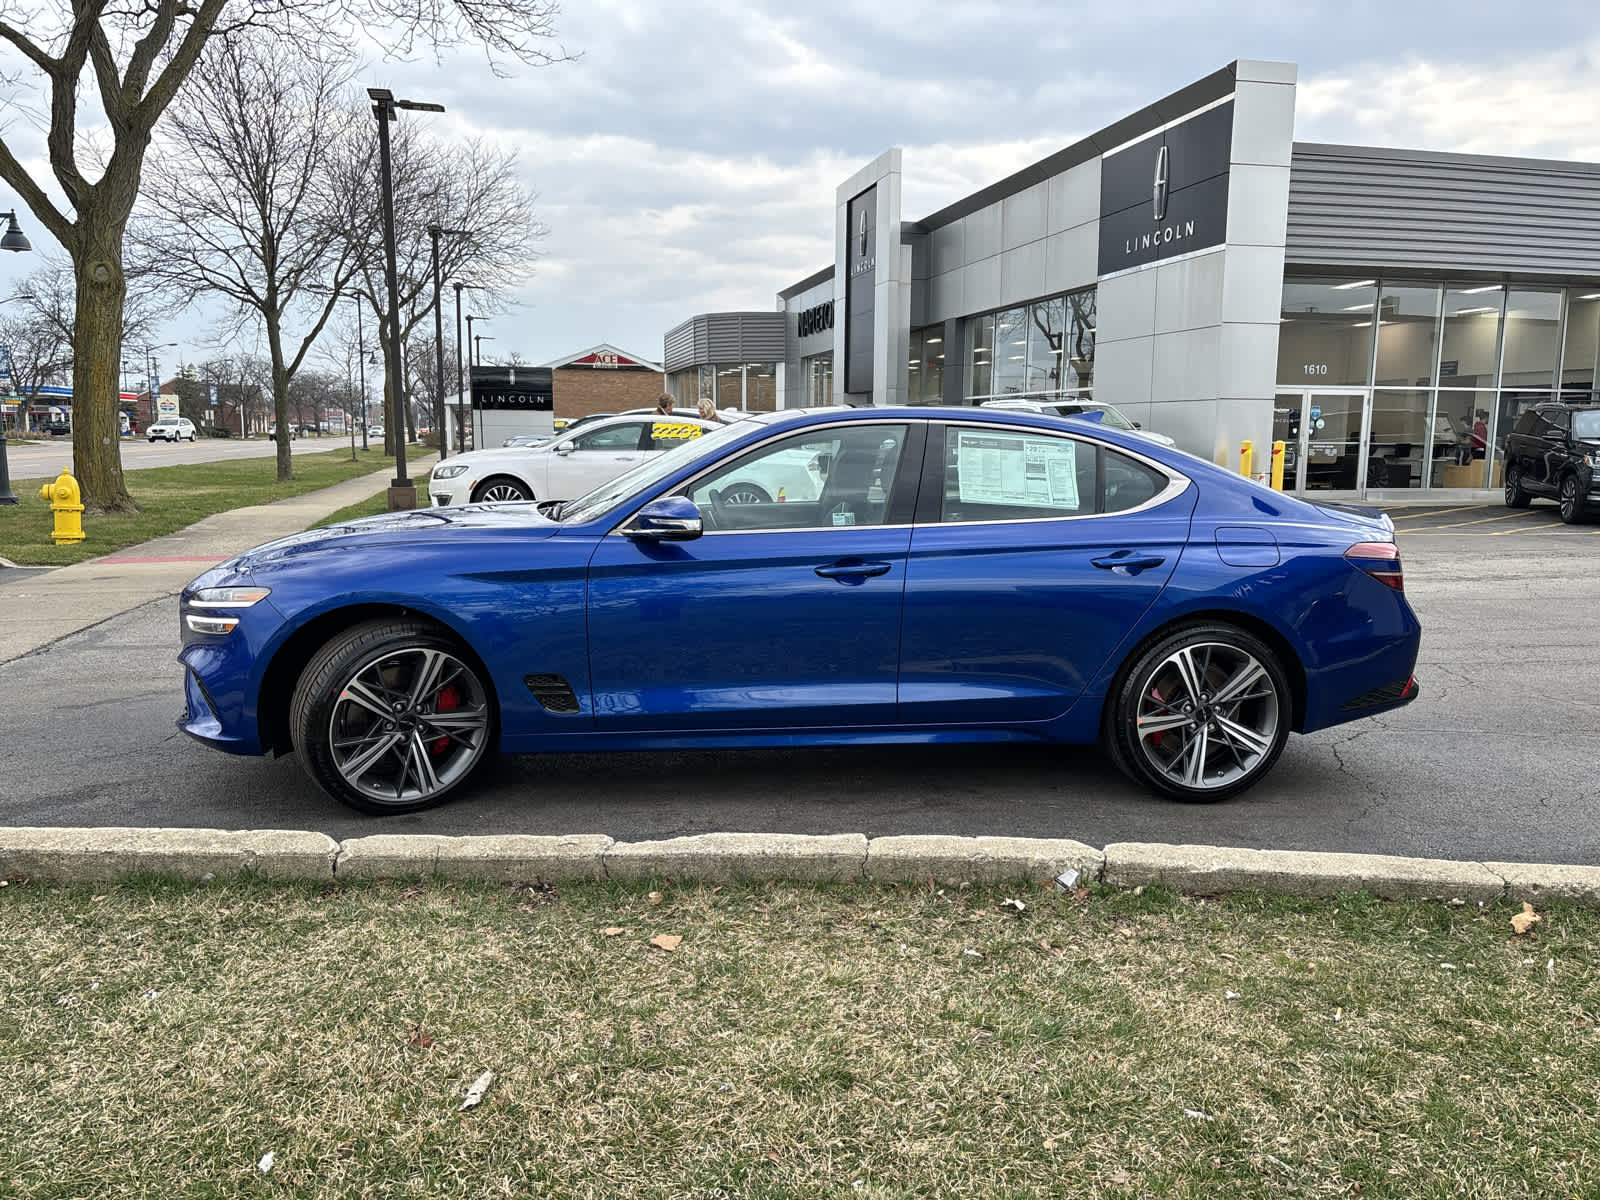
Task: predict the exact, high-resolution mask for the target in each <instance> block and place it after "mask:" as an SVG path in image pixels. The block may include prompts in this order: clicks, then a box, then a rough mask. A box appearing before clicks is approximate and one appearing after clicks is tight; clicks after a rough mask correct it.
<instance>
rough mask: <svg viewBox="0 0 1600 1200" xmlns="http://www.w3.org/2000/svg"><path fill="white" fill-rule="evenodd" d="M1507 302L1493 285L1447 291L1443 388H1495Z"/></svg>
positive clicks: (1441, 372)
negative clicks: (1502, 321) (1501, 328)
mask: <svg viewBox="0 0 1600 1200" xmlns="http://www.w3.org/2000/svg"><path fill="white" fill-rule="evenodd" d="M1504 300H1505V289H1504V288H1502V287H1500V286H1499V285H1497V284H1492V283H1491V284H1470V285H1467V286H1464V287H1453V288H1446V289H1445V292H1444V347H1443V349H1442V350H1441V351H1440V352H1439V383H1440V385H1441V386H1443V387H1493V386H1494V384H1495V363H1496V360H1497V358H1498V355H1499V350H1500V312H1501V304H1502V302H1503V301H1504ZM1554 365H1555V364H1554V363H1552V364H1551V366H1552V368H1553V367H1554Z"/></svg>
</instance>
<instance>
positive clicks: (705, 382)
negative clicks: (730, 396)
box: [689, 363, 717, 408]
mask: <svg viewBox="0 0 1600 1200" xmlns="http://www.w3.org/2000/svg"><path fill="white" fill-rule="evenodd" d="M716 398H717V369H716V368H715V367H714V366H712V365H711V364H710V363H701V364H700V390H699V391H698V392H696V393H695V394H694V396H692V397H691V398H690V400H689V407H690V408H694V407H695V406H696V405H697V404H699V403H700V401H701V400H702V399H705V400H711V401H713V402H715V400H716Z"/></svg>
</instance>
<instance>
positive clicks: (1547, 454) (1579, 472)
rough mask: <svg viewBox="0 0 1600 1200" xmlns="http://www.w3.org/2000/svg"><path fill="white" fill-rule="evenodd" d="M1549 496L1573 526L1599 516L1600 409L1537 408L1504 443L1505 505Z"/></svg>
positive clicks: (1524, 416) (1587, 406)
mask: <svg viewBox="0 0 1600 1200" xmlns="http://www.w3.org/2000/svg"><path fill="white" fill-rule="evenodd" d="M1535 496H1549V497H1550V498H1551V499H1553V500H1555V501H1556V503H1557V504H1558V505H1560V507H1561V519H1562V520H1563V521H1565V522H1566V523H1567V524H1569V525H1571V524H1572V523H1573V522H1575V521H1581V520H1583V519H1584V518H1585V517H1587V516H1588V515H1589V514H1590V513H1595V512H1600V407H1597V406H1595V405H1592V404H1539V405H1535V406H1534V407H1533V408H1530V409H1529V410H1528V411H1527V412H1525V413H1523V414H1522V416H1521V417H1519V418H1518V419H1517V427H1516V428H1515V429H1513V430H1512V431H1511V436H1510V437H1508V438H1507V439H1506V505H1507V506H1508V507H1510V508H1526V507H1527V504H1528V501H1529V500H1532V499H1533V498H1534V497H1535Z"/></svg>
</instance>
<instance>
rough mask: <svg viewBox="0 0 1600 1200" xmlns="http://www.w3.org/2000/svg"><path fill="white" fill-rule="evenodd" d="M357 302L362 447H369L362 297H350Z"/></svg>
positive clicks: (357, 354) (365, 349)
mask: <svg viewBox="0 0 1600 1200" xmlns="http://www.w3.org/2000/svg"><path fill="white" fill-rule="evenodd" d="M350 298H351V299H352V300H354V301H355V302H356V366H357V367H358V368H360V371H361V448H362V449H363V450H365V449H366V448H367V342H366V334H365V333H364V332H363V331H362V328H361V297H360V296H359V295H356V296H352V297H350Z"/></svg>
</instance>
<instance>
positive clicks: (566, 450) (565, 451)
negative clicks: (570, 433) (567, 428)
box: [556, 442, 576, 458]
mask: <svg viewBox="0 0 1600 1200" xmlns="http://www.w3.org/2000/svg"><path fill="white" fill-rule="evenodd" d="M574 449H576V447H575V445H574V444H573V443H572V442H559V443H557V445H556V453H557V454H559V455H561V456H562V457H563V458H565V457H566V456H567V455H569V454H571V453H572V452H573V450H574Z"/></svg>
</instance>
